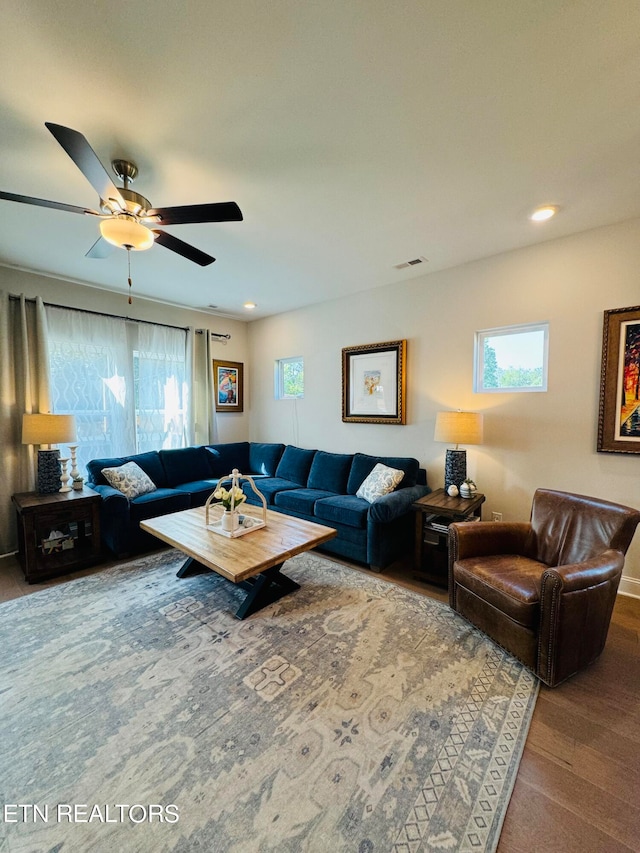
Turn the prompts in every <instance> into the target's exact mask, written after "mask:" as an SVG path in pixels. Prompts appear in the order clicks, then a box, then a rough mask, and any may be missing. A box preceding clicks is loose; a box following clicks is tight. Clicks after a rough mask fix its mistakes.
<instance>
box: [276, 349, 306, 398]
mask: <svg viewBox="0 0 640 853" xmlns="http://www.w3.org/2000/svg"><path fill="white" fill-rule="evenodd" d="M294 363H299V364H300V365H301V366H302V393H301V394H286V393H285V390H284V366H285V365H286V364H294ZM273 376H274V396H275V398H276V400H302V399H304V356H302V355H292V356H289V357H288V358H277V359H276V360H275V364H274V368H273Z"/></svg>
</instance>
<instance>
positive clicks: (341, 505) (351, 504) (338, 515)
mask: <svg viewBox="0 0 640 853" xmlns="http://www.w3.org/2000/svg"><path fill="white" fill-rule="evenodd" d="M314 511H315V516H316V518H317V519H318V521H320V520H322V521H323V522H324V521H328V522H329V524H346V525H347V526H348V527H366V526H367V514H368V512H369V504H368V503H367V501H365V500H364V499H363V498H357V497H356V496H355V495H334V496H333V497H331V498H321V499H320V500H318V501H316V504H315V508H314Z"/></svg>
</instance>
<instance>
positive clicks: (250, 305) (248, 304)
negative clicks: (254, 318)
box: [244, 302, 256, 310]
mask: <svg viewBox="0 0 640 853" xmlns="http://www.w3.org/2000/svg"><path fill="white" fill-rule="evenodd" d="M244 307H245V308H247V309H249V310H251V309H252V308H255V307H256V303H255V302H245V303H244Z"/></svg>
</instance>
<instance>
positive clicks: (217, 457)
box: [206, 441, 249, 477]
mask: <svg viewBox="0 0 640 853" xmlns="http://www.w3.org/2000/svg"><path fill="white" fill-rule="evenodd" d="M206 450H207V452H208V453H209V465H210V468H209V474H210V476H211V477H225V476H226V475H227V474H231V472H232V471H233V469H234V468H237V469H238V471H240V473H241V474H244V473H245V471H248V470H249V442H248V441H233V442H231V443H229V444H208V445H207V446H206Z"/></svg>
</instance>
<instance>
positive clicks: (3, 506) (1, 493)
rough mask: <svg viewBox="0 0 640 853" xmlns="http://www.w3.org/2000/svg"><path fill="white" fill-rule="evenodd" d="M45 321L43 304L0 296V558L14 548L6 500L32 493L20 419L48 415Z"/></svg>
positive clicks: (28, 451) (12, 517)
mask: <svg viewBox="0 0 640 853" xmlns="http://www.w3.org/2000/svg"><path fill="white" fill-rule="evenodd" d="M50 402H51V401H50V397H49V360H48V357H47V318H46V314H45V309H44V305H43V303H42V299H40V298H37V299H36V300H35V302H34V301H33V300H29V301H28V300H27V299H25V297H24V296H23V295H22V296H20V297H18V298H10V297H9V294H8V293H7V292H6V291H0V435H1V436H2V468H3V470H2V477H0V554H7V553H10V552H11V551H15V550H16V548H17V535H16V525H15V511H14V508H13V505H12V503H11V495H13V494H14V493H16V492H28V491H32V490H33V489H34V488H35V470H36V469H35V459H34V457H33V449H32V448H30V447H28V446H26V445H23V444H22V415H23V414H24V413H25V412H26V413H28V414H31V413H37V412H42V413H45V412H50V411H51V406H50Z"/></svg>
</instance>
